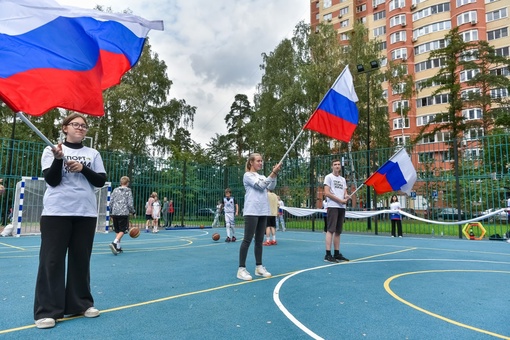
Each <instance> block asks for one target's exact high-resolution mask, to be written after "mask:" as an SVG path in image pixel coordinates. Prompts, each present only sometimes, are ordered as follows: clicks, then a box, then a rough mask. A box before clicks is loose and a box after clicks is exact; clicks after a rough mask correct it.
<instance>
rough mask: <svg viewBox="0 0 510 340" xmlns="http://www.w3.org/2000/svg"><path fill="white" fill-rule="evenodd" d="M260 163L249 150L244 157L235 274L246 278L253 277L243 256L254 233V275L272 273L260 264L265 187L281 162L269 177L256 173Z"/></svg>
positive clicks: (270, 186)
mask: <svg viewBox="0 0 510 340" xmlns="http://www.w3.org/2000/svg"><path fill="white" fill-rule="evenodd" d="M262 165H263V161H262V156H261V155H260V154H258V153H252V154H250V156H249V157H248V160H247V161H246V167H245V169H246V172H245V173H244V176H243V184H244V188H245V190H246V194H245V195H244V209H243V215H244V236H243V242H241V247H240V248H239V267H238V269H237V278H238V279H240V280H245V281H249V280H251V279H252V277H251V275H250V273H249V272H248V271H247V270H246V257H247V256H248V249H249V248H250V244H251V241H252V240H253V237H254V236H255V249H254V252H255V275H257V276H263V277H271V273H269V272H268V271H267V270H266V268H265V267H264V266H263V265H262V248H263V247H262V241H264V232H265V230H266V226H267V216H268V215H269V200H268V198H267V189H269V190H273V189H274V188H275V187H276V176H278V172H279V171H280V169H281V167H282V165H281V163H278V164H276V165H275V166H274V167H273V171H271V173H270V174H269V176H268V177H266V176H263V175H260V174H259V173H258V171H260V170H262Z"/></svg>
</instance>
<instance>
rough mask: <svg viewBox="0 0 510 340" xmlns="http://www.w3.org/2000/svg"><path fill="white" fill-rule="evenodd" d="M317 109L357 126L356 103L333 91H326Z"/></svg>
mask: <svg viewBox="0 0 510 340" xmlns="http://www.w3.org/2000/svg"><path fill="white" fill-rule="evenodd" d="M318 109H321V110H323V111H325V112H327V113H329V114H332V115H334V116H336V117H338V118H341V119H344V120H346V121H348V122H350V123H352V124H354V125H358V108H357V106H356V103H354V102H353V101H351V100H349V99H348V98H347V97H345V96H343V95H341V94H339V93H338V92H336V91H335V90H333V89H330V90H329V91H328V93H327V94H326V96H325V97H324V99H323V100H322V102H321V103H320V105H319V107H318Z"/></svg>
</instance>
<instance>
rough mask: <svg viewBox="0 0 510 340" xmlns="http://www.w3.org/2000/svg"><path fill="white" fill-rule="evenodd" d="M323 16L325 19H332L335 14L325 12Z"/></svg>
mask: <svg viewBox="0 0 510 340" xmlns="http://www.w3.org/2000/svg"><path fill="white" fill-rule="evenodd" d="M323 18H324V21H331V19H333V14H332V13H328V14H325V15H324V17H323Z"/></svg>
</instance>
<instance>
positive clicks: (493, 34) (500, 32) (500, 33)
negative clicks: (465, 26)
mask: <svg viewBox="0 0 510 340" xmlns="http://www.w3.org/2000/svg"><path fill="white" fill-rule="evenodd" d="M503 37H508V27H503V28H500V29H497V30H494V31H489V32H487V40H494V39H499V38H503Z"/></svg>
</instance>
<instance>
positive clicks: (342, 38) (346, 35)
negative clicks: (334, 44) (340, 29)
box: [340, 33, 350, 40]
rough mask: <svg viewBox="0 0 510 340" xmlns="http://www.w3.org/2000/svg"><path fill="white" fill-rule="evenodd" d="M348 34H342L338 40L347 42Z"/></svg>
mask: <svg viewBox="0 0 510 340" xmlns="http://www.w3.org/2000/svg"><path fill="white" fill-rule="evenodd" d="M349 39H350V38H349V34H347V33H342V34H340V40H349Z"/></svg>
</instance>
